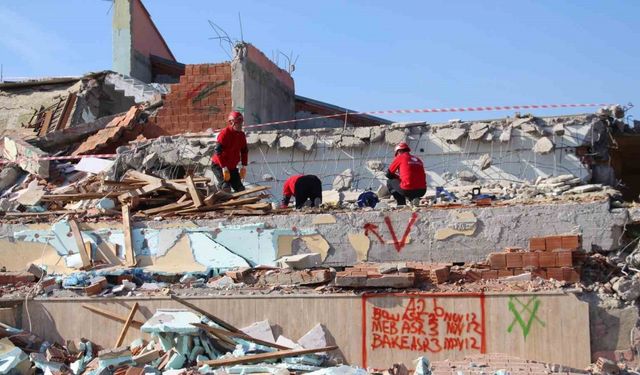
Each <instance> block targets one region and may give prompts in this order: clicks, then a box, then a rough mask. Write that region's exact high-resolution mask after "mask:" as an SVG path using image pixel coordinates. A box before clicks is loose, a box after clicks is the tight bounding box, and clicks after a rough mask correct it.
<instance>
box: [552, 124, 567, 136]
mask: <svg viewBox="0 0 640 375" xmlns="http://www.w3.org/2000/svg"><path fill="white" fill-rule="evenodd" d="M551 131H552V132H553V134H555V135H564V124H555V125H554V126H553V128H552V129H551Z"/></svg>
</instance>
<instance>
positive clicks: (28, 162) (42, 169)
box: [2, 137, 49, 178]
mask: <svg viewBox="0 0 640 375" xmlns="http://www.w3.org/2000/svg"><path fill="white" fill-rule="evenodd" d="M2 153H3V156H4V158H5V159H7V160H9V161H12V162H15V163H17V164H18V165H19V166H20V168H22V169H23V170H25V171H27V172H29V173H32V174H35V175H37V176H40V177H43V178H48V177H49V160H41V158H43V157H46V156H49V155H48V154H47V153H46V152H44V151H42V150H40V149H39V148H37V147H35V146H32V145H30V144H28V143H27V142H25V141H23V140H21V139H13V138H10V137H4V148H3V151H2Z"/></svg>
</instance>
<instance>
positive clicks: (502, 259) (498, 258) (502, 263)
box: [489, 253, 507, 270]
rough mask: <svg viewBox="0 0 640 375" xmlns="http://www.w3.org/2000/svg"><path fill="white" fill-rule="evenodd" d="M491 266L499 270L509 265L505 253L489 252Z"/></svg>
mask: <svg viewBox="0 0 640 375" xmlns="http://www.w3.org/2000/svg"><path fill="white" fill-rule="evenodd" d="M489 266H491V269H492V270H499V269H503V268H506V267H507V258H506V256H505V253H491V254H489Z"/></svg>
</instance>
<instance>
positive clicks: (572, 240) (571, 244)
mask: <svg viewBox="0 0 640 375" xmlns="http://www.w3.org/2000/svg"><path fill="white" fill-rule="evenodd" d="M562 248H563V249H567V250H578V249H579V248H580V236H579V235H577V234H576V235H571V236H562Z"/></svg>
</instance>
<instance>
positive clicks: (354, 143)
mask: <svg viewBox="0 0 640 375" xmlns="http://www.w3.org/2000/svg"><path fill="white" fill-rule="evenodd" d="M365 144H366V143H365V142H364V141H363V140H362V139H360V138H357V137H354V136H342V138H341V139H340V147H342V148H360V147H364V146H365Z"/></svg>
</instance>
